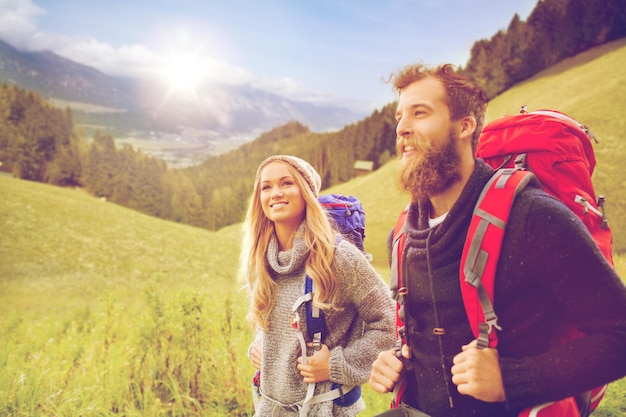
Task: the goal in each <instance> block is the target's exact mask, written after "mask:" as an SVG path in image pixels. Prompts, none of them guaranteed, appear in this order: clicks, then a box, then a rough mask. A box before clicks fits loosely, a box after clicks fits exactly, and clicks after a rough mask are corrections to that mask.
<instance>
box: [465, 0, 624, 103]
mask: <svg viewBox="0 0 626 417" xmlns="http://www.w3.org/2000/svg"><path fill="white" fill-rule="evenodd" d="M624 36H626V5H625V4H624V0H539V2H538V3H537V5H536V6H535V8H534V9H533V11H532V12H531V14H530V15H529V16H528V19H527V21H526V22H523V21H522V20H520V18H519V15H517V14H515V16H514V17H513V19H512V20H511V23H510V24H509V26H508V28H507V30H506V31H499V32H498V33H496V34H495V35H494V36H493V37H492V38H491V39H488V40H487V39H483V40H480V41H478V42H476V43H474V45H473V46H472V50H471V54H470V59H469V61H468V63H467V65H466V66H465V67H464V68H463V72H464V73H465V74H466V75H467V76H469V77H470V78H472V79H473V80H474V81H476V83H477V84H478V85H480V86H481V87H482V88H483V90H485V92H486V93H487V95H488V96H489V97H490V98H493V97H495V96H497V95H498V94H500V93H502V92H503V91H505V90H507V89H508V88H510V87H512V86H513V85H515V84H517V83H519V82H520V81H523V80H525V79H527V78H529V77H532V76H533V75H535V74H537V73H538V72H540V71H542V70H544V69H546V68H548V67H550V66H552V65H554V64H556V63H558V62H559V61H561V60H563V59H564V58H568V57H571V56H574V55H576V54H578V53H580V52H583V51H586V50H588V49H590V48H593V47H594V46H598V45H602V44H605V43H607V42H610V41H613V40H616V39H619V38H622V37H624Z"/></svg>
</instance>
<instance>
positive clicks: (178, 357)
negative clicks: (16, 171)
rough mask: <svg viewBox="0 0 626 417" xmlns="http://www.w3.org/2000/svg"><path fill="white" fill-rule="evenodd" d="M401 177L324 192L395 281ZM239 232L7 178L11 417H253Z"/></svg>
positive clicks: (6, 391) (5, 377)
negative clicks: (354, 216) (342, 206)
mask: <svg viewBox="0 0 626 417" xmlns="http://www.w3.org/2000/svg"><path fill="white" fill-rule="evenodd" d="M615 45H617V47H616V46H615ZM605 48H609V49H607V50H604V52H603V53H602V54H600V55H598V57H597V59H598V60H600V64H598V65H601V66H602V65H604V66H609V67H611V68H613V66H614V65H615V62H613V61H611V60H615V59H616V58H615V55H614V54H616V53H619V54H622V55H621V56H622V57H624V56H626V42H622V43H621V44H620V43H617V44H613V45H612V46H610V47H609V46H607V47H605ZM611 48H612V49H611ZM616 51H617V52H616ZM580 59H581V58H580V57H579V58H576V59H574V60H572V61H571V62H570V64H567V63H566V64H567V65H566V64H564V65H565V66H564V67H561V69H558V68H557V70H558V71H557V70H554V71H556V72H558V73H559V74H555V73H551V72H547V73H546V74H544V76H545V77H548V78H549V77H552V78H550V79H551V80H552V81H551V84H550V87H546V86H545V85H543V86H541V83H542V82H545V81H542V78H541V77H540V78H537V79H535V80H529V81H528V83H527V85H526V88H528V89H529V90H528V91H532V92H530V93H529V92H528V91H527V92H525V91H524V89H523V88H521V87H520V89H519V90H517V89H513V90H512V91H510V92H507V93H505V94H503V95H502V96H501V97H499V98H496V100H494V102H493V103H492V105H493V107H491V111H492V112H493V111H495V112H497V113H499V112H503V111H502V110H501V109H502V108H507V109H508V108H510V107H516V106H517V105H518V104H519V103H520V101H524V100H522V98H524V97H527V96H528V94H530V96H535V95H538V94H540V93H541V92H542V90H547V89H549V88H552V86H553V85H559V83H564V81H562V76H563V74H565V75H567V77H566V79H569V77H573V76H574V75H576V76H577V77H578V76H580V77H583V79H585V80H586V81H585V82H587V83H588V82H589V81H588V79H586V78H584V75H582V74H580V73H579V72H578V70H577V67H578V66H580V65H583V66H584V68H583V70H584V71H598V68H597V66H591V67H589V66H588V64H587V61H583V62H582V63H581V62H579V60H580ZM593 59H596V58H593V57H592V58H589V57H588V61H589V60H591V61H593ZM607 59H608V60H609V61H606V60H607ZM619 59H622V60H623V58H619ZM607 62H610V63H611V64H610V65H607ZM618 62H621V61H619V60H618ZM568 74H569V75H568ZM598 74H600V73H597V74H596V75H595V77H597V78H600V79H602V76H601V75H598ZM619 80H622V81H619ZM619 80H618V84H619V85H618V86H617V87H616V86H615V85H613V87H612V88H614V89H618V87H620V86H621V91H622V96H621V97H622V98H621V100H622V101H617V105H618V106H619V107H620V109H621V110H622V111H623V109H624V108H625V106H626V103H624V102H623V97H624V95H623V91H624V86H623V77H622V78H619ZM620 82H621V84H620ZM586 85H588V84H586ZM554 88H556V87H554ZM530 89H532V90H530ZM603 91H604V90H603ZM509 94H511V96H509ZM560 94H561V95H560V97H561V98H562V99H563V100H565V97H568V96H567V95H565V93H560ZM607 94H608V93H607ZM611 94H613V93H611ZM570 95H571V94H570ZM507 97H508V98H507ZM609 97H612V99H614V98H615V94H613V95H609ZM503 100H504V101H506V100H508V101H507V102H506V103H504V101H503ZM607 100H608V99H607ZM539 101H540V102H545V100H543V99H542V100H539ZM566 102H569V101H567V100H566V101H565V102H564V103H566ZM499 103H500V104H499ZM511 103H513V104H511ZM524 104H528V105H529V107H531V105H533V103H532V102H525V103H524ZM561 104H562V103H560V102H559V101H558V100H557V101H555V102H550V103H549V104H547V105H546V106H548V107H556V108H563V106H562V105H561ZM500 105H502V106H503V107H502V108H499V107H498V106H500ZM537 106H538V105H537ZM532 107H535V106H534V105H533V106H532ZM532 107H531V108H532ZM564 110H566V111H567V109H564ZM611 111H613V110H611ZM594 112H595V110H594ZM595 113H597V112H595ZM595 113H594V114H595ZM606 113H610V111H609V110H606ZM492 114H493V113H492ZM590 114H591V113H590ZM599 120H600V121H601V120H603V119H599ZM585 121H586V120H585ZM611 123H613V124H617V125H618V126H622V125H621V124H620V123H622V124H623V123H624V122H623V119H620V120H612V119H611ZM589 124H591V122H589ZM597 125H598V127H599V128H600V130H601V131H603V132H602V136H604V137H605V139H603V142H602V144H603V146H604V143H605V142H606V143H607V145H606V146H607V147H609V148H610V149H611V152H608V153H607V152H604V151H603V152H599V155H598V159H599V161H600V162H599V167H598V169H599V170H600V172H605V174H604V175H605V177H606V178H605V180H603V182H602V184H603V185H604V186H606V187H609V188H612V189H613V191H614V193H618V191H619V190H620V189H623V184H622V183H623V181H622V180H620V178H621V176H619V175H617V170H618V169H619V167H620V161H619V160H617V158H618V156H619V155H620V154H621V155H623V153H624V152H623V151H622V150H621V148H620V147H621V146H622V145H616V144H615V143H614V142H613V141H614V139H615V142H619V141H618V140H617V139H616V138H614V137H613V136H617V135H618V133H615V132H614V131H612V130H610V129H608V128H607V126H608V125H606V126H605V125H604V124H603V123H600V122H599V123H597ZM594 126H595V124H594ZM622 131H623V129H622ZM607 132H608V133H607ZM597 134H598V135H599V136H600V133H599V132H598V133H597ZM612 135H613V136H612ZM620 143H621V142H620ZM612 164H614V165H612ZM600 165H602V168H600ZM395 168H396V163H395V162H392V163H390V164H387V165H386V166H384V167H382V168H381V169H380V170H378V171H377V172H375V173H373V174H370V175H368V176H365V177H361V178H357V179H354V180H352V181H350V182H348V183H346V184H342V185H340V186H337V187H334V188H333V189H332V190H326V191H328V192H339V193H343V194H353V195H356V196H358V197H359V198H360V199H361V200H362V202H363V204H364V206H365V209H366V212H367V230H366V233H367V238H366V249H367V250H368V252H370V253H372V254H373V256H374V266H375V267H376V268H377V270H378V271H379V272H380V273H381V275H382V276H384V277H385V278H386V277H388V273H389V271H388V266H387V260H386V249H385V240H386V237H387V234H388V233H389V230H390V228H391V226H392V225H393V223H394V221H395V218H396V216H397V214H398V213H399V211H400V210H401V209H402V207H403V206H404V205H405V204H406V203H407V197H406V196H405V195H403V194H401V193H399V192H398V191H397V189H396V187H395V185H394V171H395ZM612 170H615V171H612ZM607 173H609V174H607ZM614 175H615V176H614ZM608 179H610V180H611V181H608ZM620 181H621V182H620ZM620 186H622V187H621V188H619V187H620ZM607 194H609V193H607ZM609 195H610V194H609ZM610 220H611V219H610ZM612 225H613V233H614V236H615V239H616V241H618V240H621V241H624V237H625V236H626V235H625V234H624V230H625V227H626V225H623V226H622V223H620V222H613V223H612ZM616 225H617V226H616ZM239 226H240V225H235V226H232V227H229V228H226V229H223V230H221V231H219V232H209V231H205V230H201V229H196V228H192V227H188V226H184V225H180V224H176V223H171V222H166V221H163V220H159V219H156V218H152V217H149V216H146V215H143V214H140V213H137V212H134V211H132V210H128V209H125V208H123V207H119V206H116V205H113V204H110V203H107V202H105V201H100V200H97V199H94V198H93V197H91V196H89V195H87V194H85V193H83V192H81V191H80V190H71V189H61V188H56V187H52V186H48V185H43V184H38V183H31V182H26V181H21V180H15V179H12V178H7V177H4V176H0V340H2V341H3V343H2V344H0V415H2V416H4V415H7V416H128V417H132V416H250V415H251V414H252V399H251V395H250V391H249V379H250V377H251V376H252V374H253V369H252V366H251V365H250V363H249V361H248V359H247V358H246V351H247V348H248V344H249V342H250V341H251V339H252V331H251V329H250V328H249V327H248V325H247V324H246V322H245V313H246V310H247V300H246V296H245V292H244V291H241V285H242V284H241V283H240V282H239V281H238V280H237V278H236V273H237V272H236V271H237V260H238V254H239V242H240V238H241V235H240V230H239ZM616 267H617V269H618V271H619V273H620V275H621V276H622V277H626V256H623V255H622V256H616ZM363 396H364V398H365V400H366V403H367V406H368V409H367V410H366V411H365V412H364V413H363V414H362V415H363V416H372V415H374V414H376V413H377V412H380V411H383V410H384V409H386V408H387V406H388V404H389V395H379V394H376V393H374V392H372V390H371V389H370V388H369V386H367V385H366V386H364V388H363ZM625 414H626V379H622V380H620V381H618V382H615V383H613V384H611V385H610V388H609V392H608V393H607V395H606V398H605V400H604V401H603V403H602V405H601V406H600V408H599V409H598V410H597V411H596V413H595V414H594V415H595V416H599V417H617V416H623V415H625Z"/></svg>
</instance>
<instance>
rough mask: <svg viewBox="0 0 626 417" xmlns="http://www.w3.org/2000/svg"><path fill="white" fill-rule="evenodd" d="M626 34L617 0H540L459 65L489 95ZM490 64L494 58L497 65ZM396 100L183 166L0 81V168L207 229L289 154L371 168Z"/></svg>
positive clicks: (334, 168) (326, 174)
mask: <svg viewBox="0 0 626 417" xmlns="http://www.w3.org/2000/svg"><path fill="white" fill-rule="evenodd" d="M624 36H626V8H625V7H624V5H623V0H541V1H539V2H538V3H537V5H536V7H535V9H534V10H533V12H532V13H531V14H530V16H529V17H528V20H527V21H526V22H523V21H521V20H520V19H519V16H517V15H516V16H514V17H513V19H512V20H511V22H510V24H509V26H508V29H507V30H506V31H500V32H498V33H497V34H495V35H494V36H493V37H492V38H491V39H489V40H480V41H478V42H476V43H475V44H474V46H473V47H472V51H471V56H470V59H469V61H468V64H467V65H466V66H465V67H464V68H460V70H461V71H462V72H464V73H465V74H466V75H468V76H469V77H471V78H472V79H474V80H475V81H476V82H477V83H478V84H479V85H481V87H482V88H483V89H484V90H485V91H486V93H487V94H488V95H489V96H490V97H495V96H496V95H498V94H499V93H501V92H503V91H505V90H506V89H507V88H509V87H511V86H512V85H514V84H516V83H518V82H520V81H522V80H524V79H527V78H529V77H531V76H532V75H534V74H536V73H537V72H539V71H541V70H543V69H545V68H547V67H549V66H550V65H552V64H554V63H556V62H559V61H560V60H562V59H564V58H566V57H569V56H573V55H575V54H577V53H579V52H582V51H584V50H587V49H589V48H591V47H594V46H597V45H600V44H604V43H607V42H609V41H611V40H614V39H618V38H621V37H624ZM494 63H498V64H497V65H495V64H494ZM394 111H395V103H390V104H388V105H387V106H384V107H383V108H382V109H380V110H375V111H374V112H373V113H372V114H371V115H370V116H368V117H367V118H365V119H363V120H362V121H360V122H358V123H354V124H351V125H348V126H345V127H344V128H342V129H341V130H339V131H336V132H326V133H317V132H312V131H310V129H309V128H308V127H307V126H304V125H303V124H301V123H299V122H298V121H292V122H289V123H287V124H285V125H283V126H278V127H275V128H274V129H272V130H270V131H268V132H266V133H263V134H262V135H260V136H259V137H258V138H256V139H255V140H254V141H252V142H250V143H247V144H245V145H243V146H241V147H240V148H238V149H236V150H233V151H230V152H228V153H225V154H223V155H219V156H215V157H211V158H209V159H207V160H206V161H205V162H203V163H201V164H199V165H196V166H192V167H187V168H171V167H169V166H168V165H167V164H166V163H165V162H164V161H162V160H160V159H158V158H155V157H153V156H149V155H146V154H145V153H143V152H142V151H141V150H137V149H135V148H133V147H131V146H129V145H123V146H117V145H116V141H115V138H114V137H113V136H111V135H110V134H103V133H100V132H96V133H95V134H94V135H93V137H86V136H85V135H84V133H82V131H81V129H78V128H76V126H75V125H74V122H73V119H72V112H71V109H69V108H65V109H60V108H57V107H54V106H53V105H51V104H50V103H49V102H48V101H47V100H45V99H44V98H42V97H41V96H39V95H38V94H36V93H34V92H32V91H26V90H23V89H21V88H19V87H17V86H14V85H7V84H0V170H2V171H5V172H9V173H11V174H12V175H13V176H14V177H16V178H22V179H26V180H31V181H38V182H44V183H49V184H54V185H59V186H70V187H81V188H83V189H85V190H86V191H87V192H89V193H91V194H92V195H94V196H96V197H99V198H101V199H106V200H107V201H110V202H113V203H116V204H119V205H122V206H125V207H128V208H132V209H135V210H137V211H140V212H143V213H146V214H149V215H152V216H156V217H159V218H162V219H166V220H172V221H175V222H180V223H185V224H189V225H193V226H197V227H201V228H206V229H209V230H218V229H220V228H222V227H224V226H227V225H230V224H234V223H238V222H240V221H242V220H243V216H244V212H245V207H246V205H247V199H248V197H249V195H250V194H251V192H252V184H253V179H254V174H255V169H256V166H258V164H259V163H260V162H261V161H262V160H263V159H264V158H266V157H267V156H269V155H271V154H275V153H289V154H293V155H297V156H300V157H302V158H304V159H306V160H308V161H310V162H311V163H312V164H313V165H314V166H315V167H316V168H317V169H318V171H319V172H320V174H321V176H322V180H323V188H327V187H330V186H333V185H336V184H339V183H342V182H345V181H348V180H349V179H351V178H353V177H354V176H355V172H354V169H353V167H354V163H355V162H356V161H358V160H368V161H372V162H373V163H374V169H377V168H378V167H380V166H381V165H382V164H384V163H385V162H387V161H388V160H390V159H391V158H393V157H394V155H395V120H394Z"/></svg>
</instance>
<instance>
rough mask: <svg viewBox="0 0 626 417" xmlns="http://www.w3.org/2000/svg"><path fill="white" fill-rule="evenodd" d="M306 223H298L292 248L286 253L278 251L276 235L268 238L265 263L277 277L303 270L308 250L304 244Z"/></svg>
mask: <svg viewBox="0 0 626 417" xmlns="http://www.w3.org/2000/svg"><path fill="white" fill-rule="evenodd" d="M305 230H306V222H304V221H303V222H302V223H300V225H299V226H298V229H297V230H296V236H295V238H294V240H293V247H292V248H291V249H289V250H286V251H281V250H279V247H278V239H277V238H276V234H273V235H272V236H271V237H270V241H269V244H268V247H267V262H268V264H269V266H270V268H271V269H272V270H273V271H274V272H275V273H276V274H277V275H279V276H280V275H285V274H293V273H296V272H298V271H301V270H302V269H304V264H305V262H306V259H307V258H308V256H309V250H308V248H307V247H306V243H305V242H304V231H305Z"/></svg>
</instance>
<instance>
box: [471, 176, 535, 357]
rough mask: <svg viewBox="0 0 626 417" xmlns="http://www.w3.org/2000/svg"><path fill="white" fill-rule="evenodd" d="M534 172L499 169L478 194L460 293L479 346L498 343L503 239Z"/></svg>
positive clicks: (492, 345)
mask: <svg viewBox="0 0 626 417" xmlns="http://www.w3.org/2000/svg"><path fill="white" fill-rule="evenodd" d="M534 179H535V176H534V174H532V173H531V172H530V171H524V170H520V169H515V168H508V169H500V170H498V171H496V173H495V174H494V175H493V177H492V178H491V179H490V180H489V182H487V184H486V185H485V187H484V188H483V191H482V193H481V195H480V196H479V197H478V201H477V203H476V206H475V207H474V213H473V215H472V219H471V222H470V227H469V230H468V233H467V238H466V240H465V246H464V247H463V255H462V257H461V267H460V279H461V294H462V295H463V303H464V305H465V311H466V313H467V318H468V320H469V322H470V326H471V328H472V332H473V333H474V336H475V337H476V338H477V339H478V347H479V348H485V347H492V348H493V347H496V346H497V344H498V337H497V334H496V332H494V331H493V329H494V328H496V329H498V330H502V329H501V328H500V326H499V325H498V316H497V315H496V313H495V311H494V309H493V288H494V281H495V275H496V268H497V265H498V259H499V257H500V250H501V248H502V239H503V238H504V233H505V230H506V225H507V223H508V220H509V214H510V212H511V207H512V205H513V200H514V199H515V197H516V196H517V194H519V192H520V191H521V190H522V189H523V188H524V187H525V186H526V185H527V184H528V183H529V182H530V181H532V180H534Z"/></svg>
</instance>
